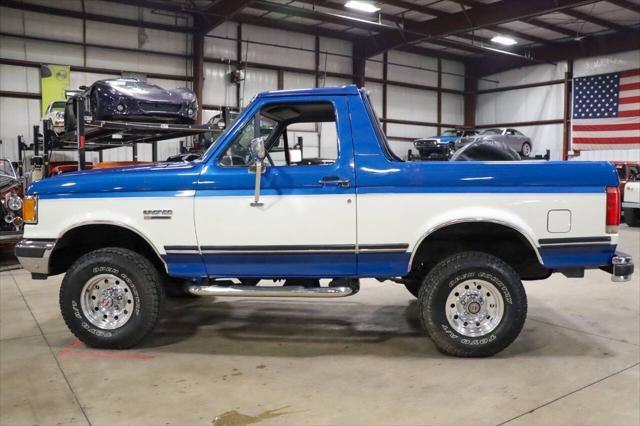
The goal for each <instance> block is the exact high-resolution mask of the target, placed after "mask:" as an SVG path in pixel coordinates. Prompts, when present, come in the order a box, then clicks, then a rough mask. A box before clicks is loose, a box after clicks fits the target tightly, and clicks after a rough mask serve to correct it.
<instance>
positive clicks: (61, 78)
mask: <svg viewBox="0 0 640 426" xmlns="http://www.w3.org/2000/svg"><path fill="white" fill-rule="evenodd" d="M70 76H71V67H70V66H69V65H49V64H42V65H41V66H40V88H41V92H42V115H44V114H45V113H46V112H47V107H48V106H49V104H50V103H51V102H54V101H64V100H65V99H66V98H65V96H64V92H65V90H67V89H69V84H70V81H71V77H70Z"/></svg>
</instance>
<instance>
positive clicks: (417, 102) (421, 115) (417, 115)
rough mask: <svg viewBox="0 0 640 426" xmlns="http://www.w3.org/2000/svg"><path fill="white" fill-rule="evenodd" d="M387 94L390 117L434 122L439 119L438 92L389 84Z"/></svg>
mask: <svg viewBox="0 0 640 426" xmlns="http://www.w3.org/2000/svg"><path fill="white" fill-rule="evenodd" d="M387 95H388V98H387V102H388V105H387V115H388V116H389V118H396V119H400V120H414V121H428V122H432V123H435V122H436V120H437V119H438V107H437V102H438V95H437V94H436V92H432V91H428V90H416V89H409V88H406V87H400V86H392V85H389V86H388V88H387Z"/></svg>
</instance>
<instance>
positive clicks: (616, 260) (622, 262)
mask: <svg viewBox="0 0 640 426" xmlns="http://www.w3.org/2000/svg"><path fill="white" fill-rule="evenodd" d="M600 269H602V270H603V271H606V272H609V273H610V274H611V281H613V282H616V283H622V282H626V281H630V280H631V276H632V275H633V270H634V266H633V259H632V258H631V256H629V255H628V254H626V253H622V252H616V254H615V255H614V256H613V258H612V259H611V264H610V265H607V266H603V267H602V268H600Z"/></svg>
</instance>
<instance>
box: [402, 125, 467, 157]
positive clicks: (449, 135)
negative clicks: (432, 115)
mask: <svg viewBox="0 0 640 426" xmlns="http://www.w3.org/2000/svg"><path fill="white" fill-rule="evenodd" d="M477 134H478V132H476V131H475V130H464V129H451V130H445V131H444V132H442V134H441V135H440V136H432V137H430V138H424V139H417V140H415V141H414V142H413V145H414V146H415V147H416V149H417V150H418V152H419V153H420V159H422V160H448V159H449V157H450V156H451V154H452V153H453V151H454V148H455V144H456V142H458V141H459V140H460V138H462V137H469V136H475V135H477Z"/></svg>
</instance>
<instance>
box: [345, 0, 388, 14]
mask: <svg viewBox="0 0 640 426" xmlns="http://www.w3.org/2000/svg"><path fill="white" fill-rule="evenodd" d="M345 7H348V8H349V9H355V10H359V11H361V12H367V13H373V12H377V11H379V10H380V8H379V7H377V6H376V5H375V4H373V3H369V2H366V1H358V0H350V1H348V2H346V3H345Z"/></svg>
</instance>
